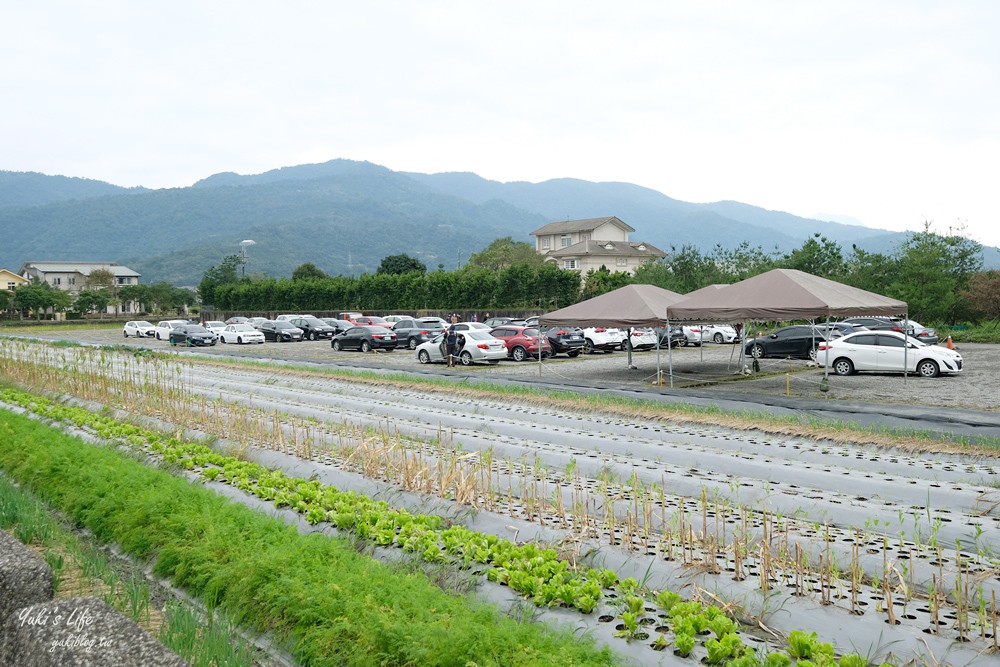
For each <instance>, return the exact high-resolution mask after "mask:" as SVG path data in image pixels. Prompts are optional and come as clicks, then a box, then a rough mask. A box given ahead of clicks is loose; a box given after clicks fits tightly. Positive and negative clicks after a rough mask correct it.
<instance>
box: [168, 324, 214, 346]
mask: <svg viewBox="0 0 1000 667" xmlns="http://www.w3.org/2000/svg"><path fill="white" fill-rule="evenodd" d="M167 340H169V341H170V344H171V345H185V346H187V347H191V346H194V345H197V346H198V347H205V346H208V345H215V341H216V340H218V336H216V335H215V334H214V333H212V332H211V331H209V330H208V329H206V328H205V327H203V326H200V325H198V324H182V325H181V326H179V327H174V328H173V329H171V330H170V335H169V336H168V337H167Z"/></svg>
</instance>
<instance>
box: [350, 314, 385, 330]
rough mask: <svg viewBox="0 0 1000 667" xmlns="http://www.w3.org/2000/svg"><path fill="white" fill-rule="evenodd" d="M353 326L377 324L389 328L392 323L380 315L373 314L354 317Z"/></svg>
mask: <svg viewBox="0 0 1000 667" xmlns="http://www.w3.org/2000/svg"><path fill="white" fill-rule="evenodd" d="M354 324H355V326H377V327H382V328H383V329H391V328H392V323H391V322H387V321H385V320H384V319H383V318H381V317H376V316H374V315H362V316H361V317H356V318H354Z"/></svg>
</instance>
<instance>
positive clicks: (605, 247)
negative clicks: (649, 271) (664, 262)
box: [545, 240, 667, 257]
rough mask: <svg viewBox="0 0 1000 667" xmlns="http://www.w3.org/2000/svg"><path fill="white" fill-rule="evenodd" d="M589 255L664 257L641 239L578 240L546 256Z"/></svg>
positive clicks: (664, 255)
mask: <svg viewBox="0 0 1000 667" xmlns="http://www.w3.org/2000/svg"><path fill="white" fill-rule="evenodd" d="M584 255H591V256H595V257H610V256H615V257H666V256H667V253H665V252H663V251H662V250H660V249H659V248H657V247H656V246H654V245H650V244H649V243H643V242H641V241H594V240H590V241H580V242H579V243H574V244H573V245H571V246H566V247H565V248H558V249H556V250H553V251H551V252H549V253H547V254H546V255H545V256H546V257H582V256H584Z"/></svg>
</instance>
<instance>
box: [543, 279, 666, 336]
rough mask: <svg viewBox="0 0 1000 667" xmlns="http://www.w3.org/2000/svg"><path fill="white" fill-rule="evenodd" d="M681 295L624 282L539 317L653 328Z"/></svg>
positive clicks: (550, 322) (551, 321) (561, 321)
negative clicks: (620, 285)
mask: <svg viewBox="0 0 1000 667" xmlns="http://www.w3.org/2000/svg"><path fill="white" fill-rule="evenodd" d="M683 300H684V296H683V295H682V294H678V293H677V292H671V291H670V290H665V289H663V288H662V287H657V286H656V285H626V286H625V287H619V288H618V289H616V290H613V291H611V292H607V293H606V294H602V295H600V296H595V297H594V298H593V299H587V300H586V301H581V302H580V303H576V304H573V305H572V306H567V307H566V308H560V309H559V310H555V311H552V312H551V313H546V314H545V315H542V316H541V317H539V318H538V321H539V322H540V323H541V324H542V325H543V326H546V325H554V326H595V327H656V326H661V325H663V324H664V323H665V322H666V313H667V308H668V307H669V306H670V304H673V303H677V302H678V301H683Z"/></svg>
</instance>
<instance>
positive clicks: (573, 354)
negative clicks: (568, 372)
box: [566, 350, 580, 359]
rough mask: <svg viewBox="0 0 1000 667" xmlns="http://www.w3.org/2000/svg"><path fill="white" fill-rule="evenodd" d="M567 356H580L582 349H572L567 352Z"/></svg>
mask: <svg viewBox="0 0 1000 667" xmlns="http://www.w3.org/2000/svg"><path fill="white" fill-rule="evenodd" d="M566 356H567V357H569V358H571V359H572V358H573V357H579V356H580V350H570V351H569V352H567V353H566Z"/></svg>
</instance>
